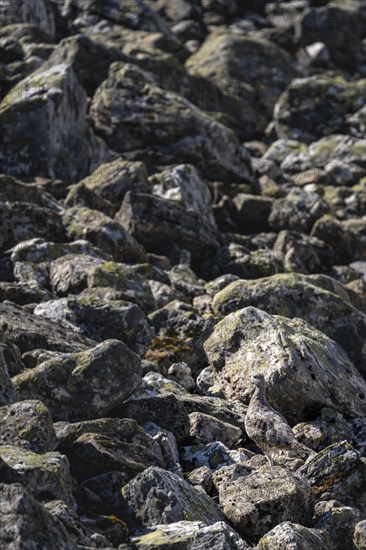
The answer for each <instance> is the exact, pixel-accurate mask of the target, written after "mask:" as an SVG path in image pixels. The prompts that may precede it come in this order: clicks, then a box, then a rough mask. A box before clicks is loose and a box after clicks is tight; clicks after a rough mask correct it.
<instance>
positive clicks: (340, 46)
mask: <svg viewBox="0 0 366 550" xmlns="http://www.w3.org/2000/svg"><path fill="white" fill-rule="evenodd" d="M354 4H355V5H357V8H358V9H362V8H361V7H360V4H359V3H358V2H355V3H354ZM361 5H362V4H361ZM349 7H350V6H349V5H347V2H345V3H341V4H340V5H338V6H337V5H336V3H335V4H329V5H326V6H321V7H313V8H312V9H309V10H306V11H305V12H304V14H303V16H302V17H301V18H299V19H298V20H297V21H296V23H295V29H296V39H297V40H298V42H299V44H300V45H302V46H307V45H309V44H311V43H313V42H317V41H318V40H321V41H322V42H324V43H325V45H326V46H327V48H328V50H329V52H330V55H331V59H332V61H333V62H334V63H336V64H337V65H338V66H339V67H341V68H344V69H346V70H349V69H350V68H351V69H354V68H355V67H357V65H358V64H359V63H362V35H363V31H364V28H363V27H364V25H363V24H362V19H361V18H360V14H357V12H356V10H354V9H349ZM340 21H341V22H342V28H341V30H340V32H337V33H336V34H337V36H336V37H335V33H334V30H335V29H338V28H339V22H340ZM350 60H351V61H350Z"/></svg>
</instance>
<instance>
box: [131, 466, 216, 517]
mask: <svg viewBox="0 0 366 550" xmlns="http://www.w3.org/2000/svg"><path fill="white" fill-rule="evenodd" d="M122 495H123V497H124V499H125V501H126V505H127V513H128V522H129V524H130V525H133V524H136V525H140V526H144V527H153V526H155V525H156V524H159V523H163V524H169V523H174V522H177V521H182V520H186V521H201V522H202V523H204V524H205V525H212V524H214V523H216V522H217V521H222V520H223V516H222V514H221V512H220V511H219V509H218V507H217V506H216V504H215V503H214V502H213V501H212V500H211V499H210V498H209V497H208V496H207V495H204V494H203V493H201V492H200V491H198V490H197V489H195V488H194V487H192V486H191V485H190V484H189V483H187V482H186V481H185V480H184V479H182V478H181V477H179V476H177V475H175V474H173V473H171V472H167V471H165V470H162V469H161V468H156V467H151V468H148V469H147V470H145V471H144V472H143V473H142V474H139V475H138V476H137V477H135V478H134V479H133V480H132V481H130V482H129V483H127V485H125V486H124V487H123V488H122Z"/></svg>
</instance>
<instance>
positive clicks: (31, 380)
mask: <svg viewBox="0 0 366 550" xmlns="http://www.w3.org/2000/svg"><path fill="white" fill-rule="evenodd" d="M140 380H141V367H140V359H139V358H138V356H137V355H136V354H135V353H133V352H132V351H131V350H129V349H128V348H127V346H126V345H125V344H123V343H122V342H120V341H119V340H106V341H105V342H103V343H102V344H99V345H98V346H96V347H94V348H92V349H88V350H85V351H82V352H79V353H71V354H65V355H62V356H59V357H57V358H55V359H49V360H48V361H47V360H46V361H45V362H43V363H41V364H40V365H39V366H37V367H35V368H34V369H31V370H28V371H27V372H24V373H22V374H19V375H18V376H15V377H14V378H13V382H14V386H15V388H16V391H17V394H18V396H19V398H21V399H40V400H41V401H43V402H44V403H45V404H46V405H47V407H48V409H49V410H50V413H51V415H52V418H53V419H54V420H81V419H88V418H96V417H98V416H99V417H100V416H103V415H104V414H105V413H107V412H108V411H110V410H111V409H112V408H113V407H114V406H116V405H117V404H118V403H120V402H121V401H123V400H124V399H126V398H127V397H128V396H129V395H130V394H131V393H132V392H133V391H134V389H135V388H136V387H137V386H138V385H139V384H140Z"/></svg>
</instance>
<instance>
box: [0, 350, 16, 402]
mask: <svg viewBox="0 0 366 550" xmlns="http://www.w3.org/2000/svg"><path fill="white" fill-rule="evenodd" d="M4 351H5V348H4V346H3V345H1V347H0V407H2V406H3V405H7V404H8V403H12V402H13V401H15V390H14V387H13V384H12V382H11V379H10V375H9V368H8V360H7V357H6V355H5V353H4ZM0 410H1V409H0Z"/></svg>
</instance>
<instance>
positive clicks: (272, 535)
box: [256, 521, 329, 550]
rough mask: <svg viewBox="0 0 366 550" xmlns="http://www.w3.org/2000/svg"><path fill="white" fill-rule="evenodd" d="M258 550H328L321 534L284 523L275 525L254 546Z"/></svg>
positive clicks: (288, 522) (307, 528) (295, 524)
mask: <svg viewBox="0 0 366 550" xmlns="http://www.w3.org/2000/svg"><path fill="white" fill-rule="evenodd" d="M256 548H258V550H287V549H289V548H294V549H295V548H296V550H319V548H322V549H323V550H328V549H329V547H328V545H327V543H326V541H325V538H324V537H323V536H322V534H321V532H320V531H318V530H316V529H310V528H309V527H304V526H303V525H299V524H298V523H291V522H290V521H286V522H283V523H280V524H279V525H276V527H274V528H273V529H271V531H269V532H268V533H266V534H265V535H264V537H263V538H262V539H261V540H260V541H259V542H258V545H257V546H256Z"/></svg>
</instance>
